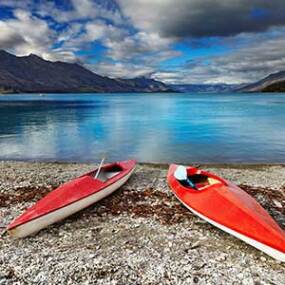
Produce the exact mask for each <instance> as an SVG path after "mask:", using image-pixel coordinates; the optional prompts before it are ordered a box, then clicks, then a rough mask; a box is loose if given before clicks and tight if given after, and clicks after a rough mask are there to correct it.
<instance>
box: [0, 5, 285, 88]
mask: <svg viewBox="0 0 285 285" xmlns="http://www.w3.org/2000/svg"><path fill="white" fill-rule="evenodd" d="M0 49H5V50H7V51H9V52H12V53H14V54H16V55H19V56H23V55H28V54H30V53H34V54H37V55H39V56H42V57H43V58H45V59H47V60H52V61H56V60H62V61H69V62H80V63H81V64H83V65H85V66H86V67H88V68H90V69H92V70H93V71H95V72H97V73H99V74H103V75H107V76H110V77H124V78H130V77H136V76H151V77H152V78H156V79H158V80H162V81H164V82H166V83H221V82H225V83H243V82H251V81H255V80H258V79H260V78H262V77H264V76H266V75H268V74H269V73H273V72H277V71H280V70H285V5H284V0H271V1H269V0H250V1H249V0H175V1H174V0H53V1H48V0H21V1H19V0H0Z"/></svg>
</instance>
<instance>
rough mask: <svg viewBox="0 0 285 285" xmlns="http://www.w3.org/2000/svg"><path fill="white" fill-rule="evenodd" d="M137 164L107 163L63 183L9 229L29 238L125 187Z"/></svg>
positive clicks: (132, 161)
mask: <svg viewBox="0 0 285 285" xmlns="http://www.w3.org/2000/svg"><path fill="white" fill-rule="evenodd" d="M135 165H136V162H135V161H134V160H129V161H122V162H116V163H111V164H107V165H105V166H102V167H101V168H99V169H100V171H99V173H97V171H98V169H95V170H93V171H91V172H89V173H86V174H84V175H82V176H80V177H78V178H76V179H74V180H72V181H70V182H67V183H65V184H63V185H62V186H60V187H59V188H57V189H55V190H54V191H52V192H50V193H49V194H48V195H46V196H45V197H44V198H43V199H41V200H40V201H38V202H37V203H36V204H35V205H34V206H32V207H31V208H29V209H27V210H26V211H25V212H24V213H23V214H22V215H20V216H19V217H18V218H16V219H15V220H14V221H13V222H12V223H11V224H9V225H8V227H7V230H8V232H9V233H10V234H11V235H12V236H14V237H25V236H28V235H31V234H33V233H36V232H38V231H39V230H41V229H43V228H45V227H47V226H48V225H51V224H53V223H55V222H58V221H60V220H62V219H64V218H66V217H68V216H70V215H72V214H74V213H76V212H78V211H80V210H82V209H84V208H86V207H88V206H90V205H92V204H93V203H96V202H97V201H99V200H101V199H103V198H104V197H106V196H108V195H110V194H111V193H113V192H114V191H115V190H117V189H118V188H119V187H121V186H122V185H123V184H124V183H125V182H126V181H127V180H128V179H129V177H130V176H131V174H132V173H133V171H134V169H135ZM95 177H96V178H95Z"/></svg>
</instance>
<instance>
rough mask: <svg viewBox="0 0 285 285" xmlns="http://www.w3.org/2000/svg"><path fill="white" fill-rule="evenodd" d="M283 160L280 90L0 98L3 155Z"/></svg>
mask: <svg viewBox="0 0 285 285" xmlns="http://www.w3.org/2000/svg"><path fill="white" fill-rule="evenodd" d="M104 152H106V153H107V157H108V160H109V161H110V160H120V159H126V158H135V159H137V160H139V161H155V162H171V161H176V162H285V94H255V95H253V94H243V95H239V94H222V95H213V94H94V95H93V94H91V95H90V94H81V95H76V94H67V95H56V94H50V95H45V96H38V95H24V94H21V95H5V96H0V159H6V160H8V159H9V160H10V159H11V160H14V159H21V160H30V159H31V160H61V161H98V159H99V157H100V156H101V155H102V153H104Z"/></svg>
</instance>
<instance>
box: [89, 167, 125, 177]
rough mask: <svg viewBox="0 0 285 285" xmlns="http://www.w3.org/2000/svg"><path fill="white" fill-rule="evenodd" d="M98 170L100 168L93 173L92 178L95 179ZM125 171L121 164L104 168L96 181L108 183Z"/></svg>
mask: <svg viewBox="0 0 285 285" xmlns="http://www.w3.org/2000/svg"><path fill="white" fill-rule="evenodd" d="M98 170H99V168H98V169H96V170H95V171H94V172H92V173H91V175H90V176H91V177H93V178H95V177H96V174H97V171H98ZM123 170H124V169H123V168H122V167H121V166H120V165H119V164H116V163H115V164H112V165H110V166H106V167H102V168H101V170H100V173H99V175H98V176H97V177H96V178H95V179H98V180H100V181H102V182H106V181H107V180H109V179H111V178H113V177H115V176H117V175H118V174H120V173H121V172H122V171H123Z"/></svg>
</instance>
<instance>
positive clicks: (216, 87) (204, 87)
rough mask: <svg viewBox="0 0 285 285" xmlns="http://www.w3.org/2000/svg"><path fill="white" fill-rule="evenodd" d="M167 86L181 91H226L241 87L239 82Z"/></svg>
mask: <svg viewBox="0 0 285 285" xmlns="http://www.w3.org/2000/svg"><path fill="white" fill-rule="evenodd" d="M169 86H170V87H171V88H172V89H173V90H175V91H177V92H183V93H185V92H193V93H226V92H233V91H234V90H236V89H237V88H241V85H240V84H172V85H169Z"/></svg>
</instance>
